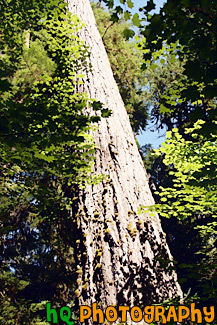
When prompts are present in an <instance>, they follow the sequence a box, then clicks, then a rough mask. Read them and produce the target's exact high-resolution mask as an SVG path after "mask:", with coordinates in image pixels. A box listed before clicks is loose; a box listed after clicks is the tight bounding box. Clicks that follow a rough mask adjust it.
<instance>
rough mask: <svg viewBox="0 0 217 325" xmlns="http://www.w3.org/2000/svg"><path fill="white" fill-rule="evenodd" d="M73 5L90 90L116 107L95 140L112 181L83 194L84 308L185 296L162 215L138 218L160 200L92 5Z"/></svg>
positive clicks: (80, 257) (80, 255) (79, 255)
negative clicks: (167, 262)
mask: <svg viewBox="0 0 217 325" xmlns="http://www.w3.org/2000/svg"><path fill="white" fill-rule="evenodd" d="M68 2H69V10H70V11H71V12H72V13H73V14H76V15H78V17H79V18H80V19H81V20H82V22H84V23H85V25H86V27H85V28H84V29H83V31H82V32H81V38H83V39H84V41H85V43H86V44H87V45H88V46H89V48H90V51H91V58H90V60H91V64H92V72H91V74H90V75H89V76H88V79H87V81H86V82H85V90H86V91H87V92H88V94H89V96H90V97H91V98H95V99H97V100H99V101H101V102H102V103H104V104H105V106H106V107H108V108H109V109H111V110H112V116H111V117H109V118H107V119H102V121H101V122H100V123H99V129H98V131H97V132H95V135H94V138H95V142H96V144H97V146H98V149H97V152H96V163H95V167H94V168H95V172H96V173H98V174H101V173H102V174H107V175H109V179H108V180H105V181H103V182H102V183H100V184H98V185H94V186H88V187H87V188H86V189H85V190H84V192H83V193H82V195H81V196H80V213H79V216H78V231H77V237H78V240H77V248H76V256H75V258H76V261H77V263H78V281H77V282H78V290H77V295H78V296H79V303H80V304H86V305H89V306H90V305H91V304H92V303H93V302H98V303H100V304H101V306H102V307H105V306H109V305H117V304H121V305H123V304H126V305H129V306H130V305H131V306H133V305H140V306H143V305H148V304H152V303H156V302H160V301H163V300H165V299H166V298H171V297H173V296H176V295H180V296H181V295H182V293H181V289H180V287H179V285H178V283H177V278H176V273H175V272H174V271H172V270H166V269H165V268H163V267H162V266H161V265H160V262H159V258H162V259H170V258H171V255H170V252H169V249H168V246H167V244H166V239H165V235H164V233H163V231H162V228H161V224H160V221H159V217H158V216H157V215H156V216H155V217H149V216H148V215H146V214H143V215H138V213H137V211H138V207H140V206H141V205H152V204H153V203H154V200H153V197H152V195H151V192H150V189H149V186H148V178H147V174H146V171H145V169H144V166H143V162H142V159H141V157H140V154H139V151H138V148H137V145H136V142H135V138H134V134H133V131H132V129H131V126H130V122H129V118H128V116H127V113H126V110H125V108H124V104H123V101H122V99H121V96H120V94H119V90H118V87H117V85H116V83H115V80H114V77H113V74H112V70H111V67H110V64H109V61H108V57H107V54H106V51H105V49H104V45H103V43H102V40H101V37H100V34H99V32H98V30H97V27H96V22H95V19H94V16H93V13H92V10H91V6H90V3H89V0H68ZM79 237H80V238H79ZM79 239H80V240H79Z"/></svg>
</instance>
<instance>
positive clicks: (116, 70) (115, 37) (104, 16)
mask: <svg viewBox="0 0 217 325" xmlns="http://www.w3.org/2000/svg"><path fill="white" fill-rule="evenodd" d="M92 7H93V11H94V15H95V18H96V22H97V26H98V29H99V32H100V34H101V36H102V40H103V43H104V45H105V49H106V52H107V54H108V57H109V61H110V64H111V67H112V70H113V75H114V78H115V80H116V82H117V85H118V87H119V91H120V94H121V96H122V99H123V101H124V104H125V107H126V110H127V112H128V115H129V117H130V122H131V125H132V127H133V129H134V131H135V132H138V131H141V130H144V129H145V127H146V124H147V106H146V98H145V90H144V87H145V86H146V84H147V79H146V78H145V74H144V73H142V71H141V61H142V51H141V49H139V48H138V47H137V42H136V41H135V40H132V39H131V38H132V37H133V36H134V31H132V29H131V25H130V24H129V23H127V22H126V21H124V19H123V18H122V19H120V20H119V21H118V22H114V21H111V15H112V12H110V13H109V12H107V11H105V10H104V9H103V7H102V6H100V5H99V4H94V3H93V4H92Z"/></svg>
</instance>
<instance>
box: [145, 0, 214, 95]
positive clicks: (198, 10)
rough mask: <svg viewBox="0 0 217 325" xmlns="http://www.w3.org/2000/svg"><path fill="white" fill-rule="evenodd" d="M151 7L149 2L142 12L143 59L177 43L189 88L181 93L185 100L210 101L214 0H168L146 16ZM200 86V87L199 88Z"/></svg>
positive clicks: (211, 91)
mask: <svg viewBox="0 0 217 325" xmlns="http://www.w3.org/2000/svg"><path fill="white" fill-rule="evenodd" d="M153 8H154V4H153V0H151V1H149V7H146V8H144V13H145V15H146V17H147V20H148V22H149V24H148V26H147V27H146V28H145V30H144V31H143V34H144V36H145V37H146V45H145V48H146V49H149V50H150V51H149V52H148V53H146V54H145V57H146V58H147V59H150V58H151V55H152V54H153V53H154V52H155V51H156V50H157V51H158V50H159V49H161V48H162V45H163V43H164V41H166V42H167V44H171V43H175V42H177V41H178V42H179V43H180V44H181V45H182V46H181V47H180V48H179V50H178V51H177V55H178V56H179V57H180V58H181V59H183V58H185V57H186V58H187V61H186V62H185V66H184V67H185V72H184V73H185V75H186V76H187V77H188V79H189V81H190V82H191V84H190V83H189V87H188V88H187V89H186V91H185V96H186V98H187V99H192V93H195V92H196V95H195V97H198V99H199V98H203V97H204V98H209V99H211V98H213V97H215V96H216V89H217V88H216V87H217V84H216V72H217V70H216V69H217V65H216V14H217V5H216V2H215V1H206V0H205V1H201V0H197V1H191V0H188V1H186V0H181V1H179V0H176V1H173V0H168V1H167V2H166V3H165V4H164V6H163V8H162V9H161V11H160V13H159V14H154V15H150V14H149V12H150V10H152V9H153ZM201 86H202V87H201Z"/></svg>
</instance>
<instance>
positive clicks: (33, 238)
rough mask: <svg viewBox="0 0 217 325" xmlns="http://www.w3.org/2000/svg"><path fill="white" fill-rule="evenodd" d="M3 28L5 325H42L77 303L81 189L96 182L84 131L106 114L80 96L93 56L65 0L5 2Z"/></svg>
mask: <svg viewBox="0 0 217 325" xmlns="http://www.w3.org/2000/svg"><path fill="white" fill-rule="evenodd" d="M1 22H2V24H1V32H0V34H1V39H0V46H1V54H0V66H1V74H0V89H1V93H0V115H1V122H0V123H1V125H0V130H1V131H0V138H1V144H0V152H1V155H0V156H1V162H0V183H1V186H0V188H1V191H0V201H1V204H0V216H1V217H0V218H1V219H0V224H1V229H0V238H1V245H0V251H1V258H0V269H1V277H0V292H1V296H0V301H1V324H10V323H11V324H12V323H13V324H21V323H22V324H30V323H31V324H33V323H34V324H36V323H37V324H43V322H42V321H41V316H40V314H41V310H42V309H44V307H43V302H45V301H47V300H49V301H53V302H54V304H55V305H56V306H58V305H60V304H61V303H63V302H64V303H66V302H67V303H68V302H69V301H71V304H72V305H73V303H74V299H75V295H74V288H75V277H76V276H75V275H76V267H75V264H76V261H75V260H76V245H75V241H76V239H77V236H79V234H78V232H77V218H78V212H79V211H78V209H77V201H78V191H79V188H81V187H82V186H85V184H86V183H95V182H98V181H100V179H101V178H102V176H100V175H93V174H92V164H93V163H94V152H95V145H94V143H93V139H92V137H91V136H90V134H89V131H90V130H92V129H93V126H92V125H93V124H94V123H96V122H98V121H99V120H100V118H101V115H102V116H105V117H106V116H108V115H109V110H108V109H106V108H102V104H101V103H99V102H97V101H94V100H90V99H89V98H88V97H87V95H86V94H85V93H82V92H80V91H79V87H80V85H82V82H83V81H82V79H83V78H84V75H83V74H81V73H82V71H83V72H86V70H89V69H90V68H91V67H90V66H89V65H88V63H87V61H88V57H89V51H88V49H87V47H86V46H85V45H84V43H83V42H82V41H81V40H80V39H79V38H78V36H77V31H78V30H79V29H80V28H81V27H82V24H81V22H80V21H79V20H78V18H77V17H75V16H72V15H71V14H69V13H68V12H67V10H66V8H65V4H64V3H63V2H59V1H51V2H49V1H48V2H46V4H45V3H44V1H37V2H35V1H33V2H29V1H23V2H20V1H12V0H11V1H9V0H8V1H5V6H2V7H1ZM28 38H29V40H28ZM28 41H30V47H29V48H28V46H27V45H26V43H28ZM90 106H92V108H93V111H94V114H92V115H90V114H88V113H87V109H86V108H87V107H90ZM35 311H37V312H35Z"/></svg>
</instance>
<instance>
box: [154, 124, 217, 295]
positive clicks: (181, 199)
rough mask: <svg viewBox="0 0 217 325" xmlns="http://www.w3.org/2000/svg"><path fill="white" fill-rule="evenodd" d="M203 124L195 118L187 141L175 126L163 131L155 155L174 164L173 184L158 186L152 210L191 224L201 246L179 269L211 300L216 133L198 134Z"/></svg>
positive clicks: (216, 254) (215, 256) (215, 254)
mask: <svg viewBox="0 0 217 325" xmlns="http://www.w3.org/2000/svg"><path fill="white" fill-rule="evenodd" d="M204 123H205V122H204V121H202V120H199V121H198V122H197V123H195V125H194V127H193V128H188V129H186V130H185V133H186V134H188V135H190V136H191V140H186V139H184V137H183V136H181V135H180V134H179V132H178V130H177V129H173V130H172V132H168V133H167V140H166V141H165V143H163V146H162V147H160V148H159V150H158V154H159V155H161V154H162V153H163V154H164V155H165V158H164V161H163V162H164V163H165V165H166V166H171V165H172V166H173V167H174V170H175V171H170V173H171V174H173V176H174V179H173V183H174V184H173V187H167V188H162V187H160V191H159V192H158V195H159V196H160V197H161V199H160V202H159V203H158V204H156V205H155V206H154V210H156V211H157V212H158V213H159V214H160V215H161V216H163V217H166V218H174V217H176V218H178V219H180V220H182V219H186V220H189V221H190V222H191V223H192V224H193V226H194V238H195V239H196V240H197V241H200V242H201V246H199V245H198V244H197V246H196V248H197V249H196V250H195V248H194V254H198V258H196V259H195V258H194V261H195V265H194V261H191V263H189V264H187V263H186V262H185V263H182V264H180V265H179V268H187V269H188V276H189V277H190V278H191V277H193V278H196V280H197V285H198V291H199V292H200V295H201V296H202V297H205V298H206V300H208V299H213V300H214V301H215V297H216V289H215V288H216V281H217V279H216V272H215V270H216V265H217V250H216V243H217V242H216V239H217V236H216V235H217V228H216V227H217V222H216V217H217V214H216V211H217V201H216V190H217V187H216V185H217V184H216V172H217V147H216V135H214V134H211V135H210V139H209V140H206V138H205V137H204V136H203V135H201V134H198V130H199V129H200V128H201V127H202V124H204ZM215 123H216V122H215ZM195 221H196V222H195ZM185 225H186V224H185ZM191 234H192V232H191ZM195 236H196V237H195ZM196 266H197V272H196V273H195V269H194V267H196ZM185 281H186V280H185Z"/></svg>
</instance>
